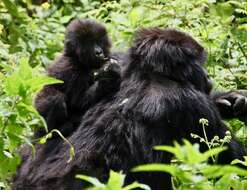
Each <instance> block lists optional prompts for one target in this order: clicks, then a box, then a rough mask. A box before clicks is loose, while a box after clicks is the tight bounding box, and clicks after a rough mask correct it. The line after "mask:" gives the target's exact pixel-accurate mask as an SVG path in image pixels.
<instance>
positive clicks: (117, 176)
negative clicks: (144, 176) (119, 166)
mask: <svg viewBox="0 0 247 190" xmlns="http://www.w3.org/2000/svg"><path fill="white" fill-rule="evenodd" d="M124 179H125V175H123V174H121V173H117V172H114V171H112V170H111V171H110V178H109V180H108V183H107V184H106V188H109V189H115V190H118V189H119V190H121V187H122V186H123V184H124Z"/></svg>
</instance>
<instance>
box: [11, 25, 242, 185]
mask: <svg viewBox="0 0 247 190" xmlns="http://www.w3.org/2000/svg"><path fill="white" fill-rule="evenodd" d="M205 58H206V56H205V52H204V49H203V47H202V46H201V45H200V44H198V43H197V42H196V41H195V40H194V39H193V38H191V37H190V36H188V35H187V34H184V33H182V32H179V31H177V30H172V29H165V30H163V29H158V28H151V29H142V30H139V32H137V35H136V39H135V41H134V44H133V46H132V47H131V48H130V50H129V57H128V61H127V65H126V67H125V68H124V71H123V74H122V79H121V80H122V81H121V86H120V89H119V91H118V92H116V94H115V95H114V98H113V99H111V100H110V99H102V100H101V101H100V102H99V103H98V104H96V105H95V106H93V107H91V108H89V110H88V111H87V112H86V113H85V114H84V116H83V118H82V123H81V125H80V127H79V128H78V129H77V130H76V131H75V132H74V133H73V134H72V135H71V136H69V137H68V140H69V141H70V142H71V143H72V144H73V146H74V148H75V158H74V159H73V160H72V162H71V163H67V160H68V159H69V155H68V145H67V144H66V143H63V142H62V141H60V142H59V143H57V145H56V146H54V147H52V149H51V150H50V152H49V153H47V152H45V151H44V150H42V149H39V152H38V154H37V155H38V156H37V157H35V158H32V157H30V156H29V157H27V158H26V159H25V160H24V162H23V164H22V165H21V167H20V169H19V170H18V173H17V176H16V178H15V179H14V183H13V189H14V190H17V189H18V190H21V189H23V190H24V189H25V190H32V189H38V190H48V189H59V190H64V189H66V190H69V189H75V190H77V189H78V190H79V189H84V188H85V186H84V184H85V183H82V182H81V181H79V180H76V179H75V178H74V177H75V174H80V173H83V174H87V175H92V176H95V177H98V178H99V179H100V180H101V181H106V180H107V178H108V172H109V170H110V169H113V170H116V171H120V170H122V171H123V172H124V173H126V174H127V176H126V181H125V182H126V183H130V182H133V181H139V182H142V183H146V184H148V185H149V186H150V187H151V188H152V189H153V190H161V189H162V190H163V189H171V184H170V177H169V175H166V174H164V173H130V172H129V170H130V169H131V168H133V167H134V166H136V165H140V164H145V163H154V162H159V163H169V162H170V160H171V155H170V154H168V153H164V152H158V151H154V150H153V146H155V145H172V144H173V142H174V141H178V142H181V140H182V139H183V138H186V139H189V140H190V141H191V142H195V139H192V138H191V135H190V134H191V133H194V134H198V135H200V136H203V130H202V126H201V125H200V124H199V120H200V119H201V118H206V119H208V121H209V126H208V127H207V128H206V132H207V137H208V139H212V138H213V137H214V136H215V135H218V136H219V137H220V138H223V137H224V136H225V132H226V130H227V129H226V126H225V125H224V124H223V123H222V118H221V117H220V115H219V113H218V111H217V109H216V106H215V105H214V103H213V101H212V99H211V97H210V96H209V93H210V90H211V84H210V82H209V80H208V77H207V73H206V72H205V70H204V69H203V68H202V64H203V63H204V61H205ZM201 148H202V151H205V150H207V147H206V146H205V145H203V144H202V145H201ZM42 151H43V152H42ZM244 155H246V153H245V152H244V151H243V148H242V147H241V146H240V145H239V144H238V143H237V142H236V141H235V140H234V139H232V140H231V142H230V143H229V144H228V150H227V151H225V152H223V153H222V154H221V155H220V156H219V163H221V164H223V163H229V162H230V161H231V160H233V159H236V158H238V159H241V158H242V156H244Z"/></svg>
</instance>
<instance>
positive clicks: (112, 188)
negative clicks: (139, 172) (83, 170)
mask: <svg viewBox="0 0 247 190" xmlns="http://www.w3.org/2000/svg"><path fill="white" fill-rule="evenodd" d="M76 178H78V179H82V180H84V181H87V182H89V183H91V184H92V185H94V187H89V188H88V190H131V189H136V188H141V189H145V190H150V188H149V187H148V186H147V185H144V184H140V183H138V182H134V183H132V184H130V185H126V186H124V178H125V175H123V174H122V173H117V172H114V171H112V170H111V171H110V176H109V180H108V182H107V184H103V183H101V182H100V181H99V180H98V179H96V178H93V177H89V176H86V175H76Z"/></svg>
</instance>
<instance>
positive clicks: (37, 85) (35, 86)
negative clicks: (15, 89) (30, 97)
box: [27, 76, 63, 92]
mask: <svg viewBox="0 0 247 190" xmlns="http://www.w3.org/2000/svg"><path fill="white" fill-rule="evenodd" d="M60 83H63V81H61V80H58V79H55V78H52V77H48V76H38V77H35V78H32V79H30V80H28V81H27V84H28V85H29V86H30V91H31V92H38V91H40V90H41V89H42V88H43V86H44V85H49V84H60Z"/></svg>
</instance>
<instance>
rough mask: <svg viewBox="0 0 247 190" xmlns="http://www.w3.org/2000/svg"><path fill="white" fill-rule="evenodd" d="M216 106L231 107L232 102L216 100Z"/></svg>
mask: <svg viewBox="0 0 247 190" xmlns="http://www.w3.org/2000/svg"><path fill="white" fill-rule="evenodd" d="M215 103H216V105H217V106H219V107H231V105H232V104H231V102H230V101H228V100H227V99H223V98H219V99H217V100H216V102H215Z"/></svg>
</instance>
